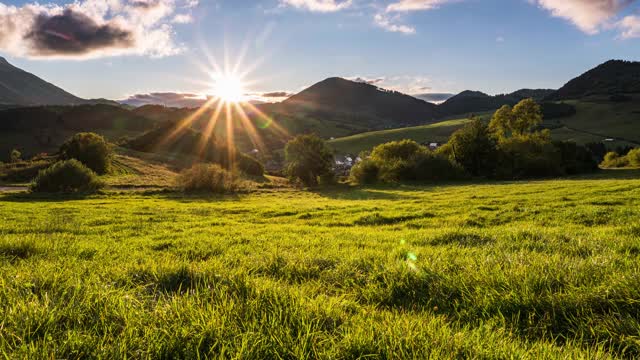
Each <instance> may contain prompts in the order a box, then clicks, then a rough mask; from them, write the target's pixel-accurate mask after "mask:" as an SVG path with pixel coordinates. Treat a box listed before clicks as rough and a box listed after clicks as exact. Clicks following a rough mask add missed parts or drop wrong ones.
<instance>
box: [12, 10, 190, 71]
mask: <svg viewBox="0 0 640 360" xmlns="http://www.w3.org/2000/svg"><path fill="white" fill-rule="evenodd" d="M196 5H197V1H195V0H76V1H74V2H72V3H68V4H66V5H57V4H55V3H48V4H40V3H31V4H25V5H22V6H13V5H11V6H9V5H4V4H2V3H0V49H2V50H4V51H6V52H8V53H10V54H11V55H14V56H18V57H28V58H66V59H88V58H99V57H108V56H120V55H139V56H149V57H164V56H170V55H175V54H177V53H180V52H181V51H182V50H183V49H182V47H181V46H179V45H177V44H176V43H175V41H174V31H173V28H172V26H171V22H172V20H176V19H177V20H180V21H185V20H186V19H187V18H186V16H189V15H185V16H182V17H180V16H181V15H175V16H174V13H175V12H176V11H177V10H178V9H184V10H186V11H190V10H189V9H191V8H193V7H194V6H196Z"/></svg>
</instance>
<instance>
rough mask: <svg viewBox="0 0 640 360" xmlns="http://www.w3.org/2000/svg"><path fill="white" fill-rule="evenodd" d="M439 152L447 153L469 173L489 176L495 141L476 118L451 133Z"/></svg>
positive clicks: (492, 163)
mask: <svg viewBox="0 0 640 360" xmlns="http://www.w3.org/2000/svg"><path fill="white" fill-rule="evenodd" d="M440 149H441V150H439V152H441V153H444V154H446V155H448V156H449V157H450V158H451V159H453V160H454V161H455V162H457V163H458V164H460V165H461V166H462V167H463V168H464V169H465V170H466V171H467V172H468V173H469V174H471V175H474V176H489V175H491V174H492V173H493V169H494V167H495V160H496V143H495V141H494V140H493V138H492V136H491V132H490V131H489V128H488V127H487V125H485V124H484V123H483V122H482V121H480V120H478V119H472V121H471V122H470V123H469V124H467V125H465V126H464V127H463V128H462V129H460V130H457V131H456V132H454V133H453V135H451V138H450V139H449V142H448V143H447V144H446V145H445V146H443V147H442V148H440Z"/></svg>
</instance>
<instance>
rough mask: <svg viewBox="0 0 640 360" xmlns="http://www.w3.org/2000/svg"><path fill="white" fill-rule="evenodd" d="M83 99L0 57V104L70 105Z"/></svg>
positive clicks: (82, 101)
mask: <svg viewBox="0 0 640 360" xmlns="http://www.w3.org/2000/svg"><path fill="white" fill-rule="evenodd" d="M81 103H84V100H83V99H81V98H79V97H76V96H74V95H72V94H70V93H68V92H66V91H64V90H62V89H61V88H59V87H57V86H55V85H53V84H51V83H48V82H46V81H44V80H42V79H40V78H39V77H37V76H35V75H33V74H31V73H28V72H26V71H24V70H21V69H19V68H17V67H15V66H13V65H11V64H9V62H7V60H6V59H4V58H2V57H0V104H9V105H72V104H81Z"/></svg>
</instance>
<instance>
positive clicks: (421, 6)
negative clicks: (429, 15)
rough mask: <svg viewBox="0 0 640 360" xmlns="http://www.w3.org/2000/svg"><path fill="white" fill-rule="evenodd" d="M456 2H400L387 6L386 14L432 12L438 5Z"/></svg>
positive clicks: (412, 0) (426, 0)
mask: <svg viewBox="0 0 640 360" xmlns="http://www.w3.org/2000/svg"><path fill="white" fill-rule="evenodd" d="M453 1H456V0H400V1H397V2H394V3H392V4H389V5H388V6H387V12H406V11H419V10H432V9H435V8H437V7H438V6H440V5H443V4H446V3H450V2H453Z"/></svg>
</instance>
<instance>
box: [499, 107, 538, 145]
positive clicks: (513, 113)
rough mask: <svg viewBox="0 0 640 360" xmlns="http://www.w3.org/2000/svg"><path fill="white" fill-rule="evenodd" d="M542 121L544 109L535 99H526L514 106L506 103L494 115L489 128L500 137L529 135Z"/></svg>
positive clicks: (500, 138)
mask: <svg viewBox="0 0 640 360" xmlns="http://www.w3.org/2000/svg"><path fill="white" fill-rule="evenodd" d="M541 123H542V109H541V108H540V105H538V103H536V102H535V100H533V99H524V100H522V101H520V102H519V103H518V104H516V106H514V107H513V108H512V107H511V106H509V105H504V106H503V107H501V108H500V109H498V111H496V113H495V114H494V115H493V118H492V119H491V122H490V123H489V130H490V131H491V132H492V133H493V134H494V135H495V136H496V137H497V138H498V139H499V140H503V139H506V138H509V137H518V136H527V135H528V134H531V133H532V132H534V130H535V128H536V127H537V126H539V125H540V124H541Z"/></svg>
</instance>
